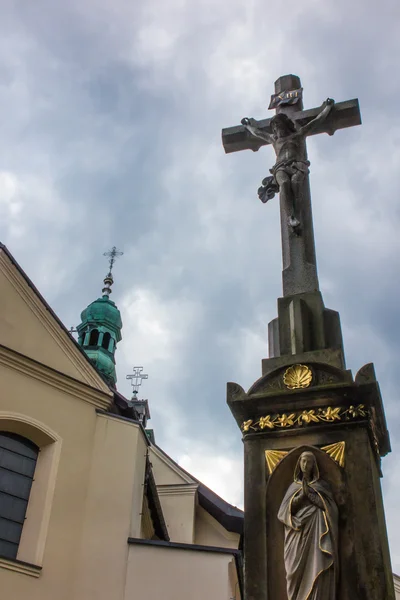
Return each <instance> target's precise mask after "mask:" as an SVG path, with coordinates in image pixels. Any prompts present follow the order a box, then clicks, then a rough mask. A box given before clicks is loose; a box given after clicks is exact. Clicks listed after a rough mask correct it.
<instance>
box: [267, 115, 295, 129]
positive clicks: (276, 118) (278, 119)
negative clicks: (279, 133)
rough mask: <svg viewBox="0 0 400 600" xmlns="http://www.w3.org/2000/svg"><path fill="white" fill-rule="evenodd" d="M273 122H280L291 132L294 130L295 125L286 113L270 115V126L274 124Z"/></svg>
mask: <svg viewBox="0 0 400 600" xmlns="http://www.w3.org/2000/svg"><path fill="white" fill-rule="evenodd" d="M274 123H281V124H282V125H284V126H285V127H286V129H288V130H289V131H291V132H293V133H295V132H296V126H295V124H294V123H293V121H292V119H291V118H290V117H288V116H287V115H285V114H284V113H278V114H277V115H275V116H274V117H272V119H271V121H270V126H271V127H272V126H273V125H274Z"/></svg>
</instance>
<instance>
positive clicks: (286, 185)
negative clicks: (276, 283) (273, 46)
mask: <svg viewBox="0 0 400 600" xmlns="http://www.w3.org/2000/svg"><path fill="white" fill-rule="evenodd" d="M270 108H276V116H275V117H273V118H272V119H264V120H262V121H256V120H255V119H248V118H245V119H242V125H239V126H236V127H229V128H227V129H223V130H222V143H223V146H224V149H225V152H226V153H230V152H237V151H239V150H246V149H249V150H253V151H254V152H256V151H258V150H259V149H260V148H261V147H262V146H265V145H267V144H271V145H272V146H273V147H274V150H275V153H276V163H275V165H274V166H273V167H272V169H271V170H270V173H271V174H272V176H270V177H267V178H265V179H264V180H263V186H262V187H261V188H260V189H259V196H260V198H261V199H262V201H263V202H266V201H267V200H269V199H270V198H272V197H273V195H274V193H276V192H278V191H279V195H280V212H281V233H282V262H283V271H282V279H283V295H284V296H290V295H293V294H300V293H307V292H315V291H318V289H319V285H318V275H317V263H316V256H315V243H314V230H313V220H312V210H311V194H310V185H309V175H308V174H309V170H308V167H309V166H310V163H309V162H308V160H307V148H306V141H305V138H306V137H307V136H308V135H315V134H317V133H324V132H325V133H328V134H329V135H333V134H334V133H335V131H336V130H337V129H343V128H345V127H352V126H353V125H360V124H361V115H360V109H359V105H358V100H356V99H355V100H348V101H346V102H339V103H337V104H335V103H334V101H333V100H331V99H329V98H328V100H327V101H325V102H324V104H323V105H322V107H320V108H312V109H309V110H303V103H302V88H301V83H300V79H299V77H297V76H296V75H285V76H283V77H280V78H279V79H278V80H277V81H276V82H275V95H274V96H272V99H271V104H270ZM278 115H280V116H278Z"/></svg>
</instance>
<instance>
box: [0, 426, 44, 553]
mask: <svg viewBox="0 0 400 600" xmlns="http://www.w3.org/2000/svg"><path fill="white" fill-rule="evenodd" d="M37 455H38V448H37V447H36V446H35V445H34V444H32V442H30V441H29V440H26V439H25V438H23V437H21V436H19V435H14V434H12V433H6V432H0V555H3V556H7V557H9V558H16V556H17V553H18V544H19V540H20V537H21V533H22V527H23V524H24V520H25V514H26V508H27V506H28V499H29V494H30V491H31V487H32V480H33V474H34V471H35V466H36V459H37Z"/></svg>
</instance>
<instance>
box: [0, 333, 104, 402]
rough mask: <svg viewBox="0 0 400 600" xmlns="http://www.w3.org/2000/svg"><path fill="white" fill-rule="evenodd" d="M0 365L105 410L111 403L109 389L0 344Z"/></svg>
mask: <svg viewBox="0 0 400 600" xmlns="http://www.w3.org/2000/svg"><path fill="white" fill-rule="evenodd" d="M0 365H3V366H5V367H8V368H10V369H13V370H14V371H18V372H19V373H22V374H23V375H26V376H27V377H32V378H33V379H37V380H38V381H41V382H43V383H46V384H48V385H50V386H52V387H54V388H57V389H58V390H61V391H63V392H65V393H66V394H68V395H70V396H75V398H79V400H83V401H84V402H88V403H89V404H92V405H93V406H95V407H96V408H99V409H102V410H107V409H109V407H110V406H111V404H112V392H111V391H110V392H109V393H108V394H106V393H104V392H101V391H100V390H98V389H95V388H92V387H90V386H89V385H87V384H85V383H82V382H80V381H78V380H76V379H73V378H72V377H69V376H68V375H65V374H64V373H60V372H59V371H56V370H54V369H52V368H51V367H48V366H47V365H43V364H42V363H39V362H37V361H35V360H33V359H32V358H29V357H27V356H24V355H22V354H19V353H18V352H16V351H15V350H12V349H11V348H7V347H5V346H2V345H0Z"/></svg>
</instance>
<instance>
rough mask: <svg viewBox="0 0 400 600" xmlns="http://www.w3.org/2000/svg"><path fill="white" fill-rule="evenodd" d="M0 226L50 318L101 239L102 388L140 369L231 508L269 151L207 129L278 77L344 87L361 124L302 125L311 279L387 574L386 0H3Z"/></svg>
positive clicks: (275, 218)
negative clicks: (109, 328)
mask: <svg viewBox="0 0 400 600" xmlns="http://www.w3.org/2000/svg"><path fill="white" fill-rule="evenodd" d="M1 4H2V8H1V11H2V16H1V22H0V114H1V122H2V127H1V138H0V238H1V240H2V241H3V242H4V243H6V245H7V246H8V247H9V249H10V251H11V252H12V253H13V254H14V256H15V258H16V259H17V260H18V261H19V262H20V264H21V265H22V267H23V268H24V269H25V270H26V272H27V273H28V275H29V276H30V277H31V278H32V279H33V281H34V283H35V284H36V285H37V287H38V288H39V289H40V290H41V291H42V293H43V295H44V296H45V297H46V299H47V300H48V301H49V303H50V304H51V306H52V307H53V308H54V309H55V311H56V312H57V314H58V315H59V316H60V318H61V319H62V320H63V322H64V323H65V324H66V325H67V326H68V327H69V326H71V325H76V324H77V323H78V322H79V314H80V311H81V310H82V309H83V308H84V307H85V306H86V305H87V304H88V303H89V302H91V301H92V300H94V299H95V298H96V297H97V296H98V295H99V293H100V290H101V286H102V278H103V277H104V275H105V274H106V270H107V263H106V259H105V258H104V257H103V256H102V254H103V252H105V251H106V250H108V249H109V248H110V247H111V246H113V245H114V244H115V245H116V246H118V248H120V249H121V250H123V252H124V256H123V257H122V258H121V259H120V260H119V261H118V263H117V265H116V267H115V285H114V293H113V300H114V301H115V302H116V303H117V304H118V306H119V308H120V309H121V311H122V318H123V322H124V328H123V341H122V342H121V343H120V345H119V348H118V351H117V366H118V379H119V381H118V385H119V389H120V391H121V392H122V393H124V394H126V395H129V394H130V388H129V385H128V382H127V381H126V379H125V376H126V374H127V373H129V372H130V371H131V370H132V367H133V366H134V365H144V367H145V372H147V373H149V380H148V381H147V382H146V383H145V387H144V388H143V394H144V396H145V397H148V398H149V401H150V407H151V413H152V420H151V425H152V426H153V427H154V429H155V435H156V440H157V442H158V444H159V445H161V446H162V447H163V448H164V449H165V450H166V451H167V452H168V453H169V454H170V455H171V456H172V457H173V458H175V459H176V460H178V461H179V462H180V463H181V464H182V465H183V466H184V467H185V468H186V469H188V470H189V471H192V472H193V474H195V475H196V476H197V477H198V478H199V479H201V480H203V481H204V482H205V483H206V484H208V485H209V486H210V487H212V488H213V489H214V490H215V491H217V492H218V493H220V494H221V495H222V496H223V497H225V498H226V499H227V500H229V501H230V502H232V503H234V504H238V505H241V503H242V445H241V441H240V432H239V430H238V429H237V427H236V424H235V422H234V421H233V418H232V416H231V414H230V412H229V410H228V409H227V407H226V404H225V396H226V382H227V381H235V382H238V383H240V384H241V385H242V386H243V387H245V388H248V387H249V386H250V385H251V384H252V383H253V381H255V380H256V379H257V378H258V377H259V376H260V372H261V371H260V361H261V359H262V358H265V357H266V356H267V323H268V322H269V321H270V320H271V319H272V318H274V317H275V315H276V298H277V297H278V296H279V295H280V293H281V254H280V237H279V211H278V201H277V199H276V198H275V199H274V200H273V201H271V202H270V203H269V204H268V205H266V206H264V205H262V204H261V203H260V202H259V200H258V198H257V193H256V192H257V188H258V186H259V183H260V181H261V179H262V178H263V177H264V176H265V175H266V174H267V172H268V168H269V167H270V166H271V165H272V163H273V155H272V150H271V149H270V148H265V149H263V150H262V151H260V152H258V153H252V152H249V151H246V152H242V153H236V154H230V155H225V154H224V151H223V148H222V145H221V133H220V132H221V128H222V127H227V126H231V125H235V124H238V123H239V122H240V119H241V118H242V117H243V116H254V117H256V118H259V119H261V118H265V117H266V116H267V106H268V103H269V97H270V94H271V93H273V82H274V81H275V79H277V77H279V76H280V75H283V74H286V73H295V74H298V75H299V76H300V77H301V79H302V84H303V86H304V90H305V91H304V101H305V106H306V107H313V106H319V105H320V104H321V103H322V101H323V100H324V99H325V98H326V97H327V96H330V97H332V98H335V100H337V101H341V100H346V99H350V98H354V97H358V98H359V99H360V105H361V111H362V117H363V125H362V127H357V128H352V129H347V130H342V131H339V132H337V133H336V135H335V136H334V137H332V138H331V137H329V136H326V135H321V136H316V137H314V138H313V139H311V140H310V141H309V155H310V160H311V163H312V165H311V169H312V177H311V185H312V194H313V210H314V218H315V233H316V244H317V253H318V265H319V275H320V284H321V288H322V291H323V294H324V298H325V303H326V305H327V306H328V307H330V308H333V309H336V310H339V311H340V314H341V319H342V325H343V334H344V342H345V349H346V354H347V362H348V366H349V368H351V369H352V370H353V372H354V373H355V372H356V371H357V370H358V369H359V368H360V367H361V366H362V365H363V364H365V363H367V362H370V361H373V362H374V363H375V366H376V370H377V374H378V377H379V380H380V384H381V389H382V393H383V397H384V401H385V405H386V412H387V418H388V421H389V428H390V431H391V436H392V446H393V453H392V454H391V455H390V456H389V457H387V458H385V459H384V464H383V467H384V475H385V477H384V479H383V487H384V493H385V503H386V509H387V522H388V528H389V534H390V541H391V550H392V560H393V568H394V570H397V572H399V571H400V536H399V535H397V536H396V529H397V531H399V529H400V517H399V513H398V506H397V504H398V500H397V498H398V496H399V493H400V481H399V478H400V473H399V470H398V469H396V466H397V464H398V461H399V457H400V434H399V433H398V431H399V427H400V417H399V412H398V410H397V402H398V357H399V353H400V341H399V316H398V304H399V297H400V281H399V267H398V256H399V250H400V234H399V231H400V212H399V198H400V194H399V184H398V172H399V164H400V118H399V113H398V110H397V104H398V98H399V96H400V78H399V77H398V75H397V73H398V56H399V53H400V41H399V37H398V27H399V17H400V5H399V4H398V2H397V0H393V1H392V0H381V1H380V2H376V1H374V0H353V2H348V0H336V1H335V2H328V0H303V2H301V3H299V2H295V1H294V0H286V1H285V2H271V3H265V2H262V1H261V0H250V1H249V0H246V1H245V0H230V1H229V2H227V1H225V2H224V1H222V0H197V2H193V1H192V2H189V1H188V0H146V2H141V3H139V2H135V1H133V2H132V1H127V0H126V1H125V0H85V2H81V1H78V0H69V2H60V1H59V2H57V1H56V2H54V0H36V1H35V2H17V1H12V0H3V2H2V3H1Z"/></svg>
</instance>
